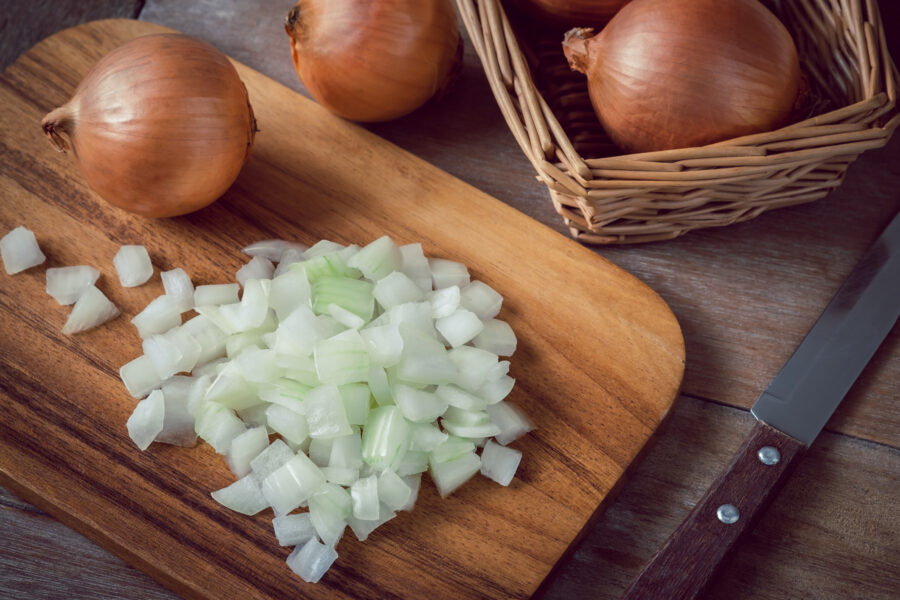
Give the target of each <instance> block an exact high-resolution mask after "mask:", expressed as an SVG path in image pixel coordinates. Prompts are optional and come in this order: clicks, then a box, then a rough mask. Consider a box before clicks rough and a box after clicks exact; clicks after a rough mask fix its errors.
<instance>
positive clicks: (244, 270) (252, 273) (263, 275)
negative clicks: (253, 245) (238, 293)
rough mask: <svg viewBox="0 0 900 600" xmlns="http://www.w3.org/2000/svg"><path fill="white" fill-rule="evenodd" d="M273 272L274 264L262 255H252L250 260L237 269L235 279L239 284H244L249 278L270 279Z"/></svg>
mask: <svg viewBox="0 0 900 600" xmlns="http://www.w3.org/2000/svg"><path fill="white" fill-rule="evenodd" d="M274 274H275V265H274V264H272V261H271V260H269V259H268V258H266V257H264V256H254V257H253V258H251V259H250V262H248V263H247V264H245V265H244V266H243V267H241V268H240V269H238V272H237V274H236V275H235V279H237V282H238V283H239V284H241V285H245V284H246V283H247V282H248V281H250V280H251V279H272V276H273V275H274Z"/></svg>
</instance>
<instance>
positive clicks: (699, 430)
mask: <svg viewBox="0 0 900 600" xmlns="http://www.w3.org/2000/svg"><path fill="white" fill-rule="evenodd" d="M755 424H756V420H755V419H753V417H752V416H750V415H749V414H748V413H746V412H744V411H742V410H737V409H733V408H730V407H727V406H722V405H718V404H713V403H709V402H704V401H701V400H697V399H694V398H690V397H687V396H682V397H681V398H679V400H678V402H677V403H676V405H675V408H674V409H673V411H672V415H671V417H670V419H669V421H668V422H667V423H666V425H665V428H664V429H663V430H662V431H661V432H660V435H659V436H658V438H657V442H656V443H655V444H654V445H653V447H652V448H651V449H650V451H649V452H648V453H647V456H646V458H645V459H644V460H643V461H642V462H641V464H640V466H638V468H637V469H635V472H634V474H633V475H632V476H631V477H630V478H629V483H628V484H627V485H626V486H625V487H624V488H623V490H622V492H621V493H620V494H619V495H618V496H617V498H616V501H615V502H614V503H613V504H612V505H611V506H610V508H609V509H607V510H606V511H605V512H604V513H603V516H602V517H601V518H600V519H599V520H598V522H597V524H596V526H595V527H594V528H592V529H591V531H590V533H588V534H587V535H586V536H585V538H584V540H583V541H582V542H581V544H579V546H578V548H577V549H576V550H575V552H574V553H573V554H572V556H571V558H570V560H568V561H567V562H566V563H565V564H563V565H562V566H561V567H560V568H559V569H558V570H557V572H556V574H555V576H554V577H553V578H552V579H551V580H549V581H548V582H547V585H546V590H545V593H543V594H542V595H540V596H539V598H540V599H541V600H569V599H571V598H584V597H590V598H594V599H596V600H616V599H618V598H620V596H621V595H622V593H623V592H624V590H625V589H626V588H627V587H628V585H629V584H630V583H631V582H632V581H633V580H634V578H635V577H636V576H637V575H638V573H639V572H640V571H641V569H642V568H643V566H644V565H645V564H646V563H647V562H648V561H649V560H650V558H651V557H652V556H653V554H654V553H655V552H656V551H657V550H658V549H659V548H660V546H662V545H663V543H664V542H665V541H666V539H667V538H668V537H669V535H670V534H671V533H672V532H673V531H674V530H675V529H676V528H677V527H678V525H679V524H680V523H681V522H682V521H683V520H684V518H685V517H686V516H687V515H688V513H689V512H690V511H691V510H692V509H693V507H694V506H695V503H696V502H697V500H698V499H699V498H700V497H702V496H703V494H704V492H705V491H706V489H708V488H709V486H710V485H711V484H712V483H713V481H714V479H715V478H716V477H717V476H718V474H719V473H721V472H722V470H723V469H724V468H725V467H726V466H727V464H728V462H729V460H730V459H731V457H732V456H733V455H734V453H735V451H736V450H737V449H738V448H739V447H740V446H741V444H742V443H743V442H744V440H745V439H746V438H747V436H748V434H749V433H750V431H751V430H752V428H753V427H754V425H755ZM898 480H900V451H898V450H897V449H894V448H890V447H887V446H882V445H878V444H873V443H871V442H866V441H863V440H858V439H853V438H850V437H847V436H843V435H838V434H833V433H830V432H823V433H822V434H821V435H820V436H819V437H818V438H817V439H816V442H815V443H814V444H813V445H812V447H811V448H810V449H809V451H808V452H807V453H806V454H805V456H804V457H803V459H802V460H800V461H799V464H797V467H796V468H795V470H794V472H793V474H792V475H791V477H790V478H789V479H788V481H787V483H786V484H785V486H784V487H783V488H782V490H781V493H780V494H779V495H778V497H777V498H776V500H775V501H774V502H773V503H772V504H771V506H770V507H769V509H768V510H767V511H766V512H765V514H763V515H762V516H761V517H760V519H759V521H758V522H757V525H756V526H755V527H754V528H753V530H752V531H751V532H750V533H749V534H748V535H747V536H746V537H745V538H744V539H743V540H742V542H741V544H740V545H739V546H738V548H736V549H735V552H734V553H733V555H732V557H731V559H730V561H728V562H727V563H726V564H725V565H724V566H723V567H722V568H721V569H720V571H719V573H718V575H717V576H716V578H715V579H714V580H713V581H712V582H711V584H710V588H709V590H708V591H707V592H706V593H705V594H704V595H703V596H702V598H703V600H796V599H799V598H804V599H806V598H810V599H812V598H814V599H816V600H894V599H895V598H896V591H897V589H898V586H900V569H898V568H897V566H898V564H900V563H898V558H897V557H898V550H900V548H898V538H897V523H900V499H898V498H897V493H896V488H897V481H898Z"/></svg>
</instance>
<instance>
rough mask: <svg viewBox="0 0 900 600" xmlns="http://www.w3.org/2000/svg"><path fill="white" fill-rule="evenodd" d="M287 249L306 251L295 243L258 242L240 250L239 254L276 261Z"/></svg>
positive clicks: (302, 246)
mask: <svg viewBox="0 0 900 600" xmlns="http://www.w3.org/2000/svg"><path fill="white" fill-rule="evenodd" d="M288 249H292V250H297V251H298V252H300V253H302V252H303V251H304V250H306V249H307V246H305V245H304V244H298V243H296V242H289V241H287V240H259V241H258V242H253V243H252V244H250V245H249V246H245V247H244V248H242V249H241V252H243V253H244V254H246V255H248V256H254V257H255V256H262V257H263V258H268V259H269V260H271V261H277V260H279V259H280V258H281V255H282V254H284V251H285V250H288Z"/></svg>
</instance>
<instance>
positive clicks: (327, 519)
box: [309, 482, 351, 546]
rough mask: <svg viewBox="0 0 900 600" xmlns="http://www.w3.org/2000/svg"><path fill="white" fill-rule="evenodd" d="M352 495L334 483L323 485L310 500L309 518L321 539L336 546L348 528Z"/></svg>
mask: <svg viewBox="0 0 900 600" xmlns="http://www.w3.org/2000/svg"><path fill="white" fill-rule="evenodd" d="M350 507H351V499H350V493H349V492H348V491H347V490H345V489H344V488H342V487H341V486H339V485H337V484H334V483H327V482H326V483H323V484H322V485H321V486H320V487H319V489H318V490H316V492H315V493H313V495H312V496H310V498H309V517H310V519H311V520H312V524H313V527H315V529H316V533H318V534H319V538H320V539H321V540H322V541H323V542H325V543H326V544H328V545H329V546H334V545H336V544H337V543H338V540H340V539H341V536H342V535H343V533H344V529H345V528H346V527H347V520H346V519H347V517H349V516H350V510H351V508H350Z"/></svg>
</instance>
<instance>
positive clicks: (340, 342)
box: [313, 329, 370, 385]
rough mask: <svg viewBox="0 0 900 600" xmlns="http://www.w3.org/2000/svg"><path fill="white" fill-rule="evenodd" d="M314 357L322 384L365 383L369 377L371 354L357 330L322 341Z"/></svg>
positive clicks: (316, 348)
mask: <svg viewBox="0 0 900 600" xmlns="http://www.w3.org/2000/svg"><path fill="white" fill-rule="evenodd" d="M313 357H314V359H315V362H316V373H318V375H319V379H320V380H321V381H322V383H326V384H328V383H332V384H335V385H342V384H345V383H356V382H360V381H365V380H366V379H367V378H368V376H369V369H370V363H369V352H368V349H367V347H366V343H365V342H364V341H363V339H362V337H360V335H359V333H358V332H357V331H355V330H352V329H351V330H348V331H345V332H343V333H339V334H338V335H336V336H334V337H330V338H328V339H327V340H322V341H320V342H319V343H317V344H316V347H315V349H314V351H313Z"/></svg>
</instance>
